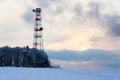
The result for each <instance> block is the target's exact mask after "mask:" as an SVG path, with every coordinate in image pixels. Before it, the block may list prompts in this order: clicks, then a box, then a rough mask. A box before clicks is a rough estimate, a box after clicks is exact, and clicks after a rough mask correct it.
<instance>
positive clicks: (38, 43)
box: [33, 8, 44, 50]
mask: <svg viewBox="0 0 120 80" xmlns="http://www.w3.org/2000/svg"><path fill="white" fill-rule="evenodd" d="M33 12H34V13H35V27H34V38H33V48H36V49H40V50H44V46H43V35H42V31H43V27H42V22H41V8H36V9H33Z"/></svg>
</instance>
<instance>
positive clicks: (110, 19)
mask: <svg viewBox="0 0 120 80" xmlns="http://www.w3.org/2000/svg"><path fill="white" fill-rule="evenodd" d="M104 18H105V20H106V22H107V25H108V30H109V31H108V33H109V34H111V35H112V36H115V37H119V36H120V31H119V30H120V15H106V16H105V17H104Z"/></svg>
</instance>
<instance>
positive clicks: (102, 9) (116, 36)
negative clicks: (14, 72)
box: [0, 0, 120, 69]
mask: <svg viewBox="0 0 120 80" xmlns="http://www.w3.org/2000/svg"><path fill="white" fill-rule="evenodd" d="M119 3H120V1H119V0H112V1H109V0H104V1H101V0H12V1H10V0H1V1H0V34H1V37H0V46H1V47H2V46H5V45H8V46H12V47H15V46H21V47H24V46H26V45H29V46H30V47H32V41H33V28H34V13H33V12H32V9H34V8H36V7H40V8H41V9H42V25H43V28H44V31H43V39H44V47H45V50H46V52H47V53H48V55H49V56H50V59H51V60H52V61H53V63H58V64H60V65H61V66H63V67H65V68H78V69H120V65H119V64H120V62H119V61H120V59H119V57H120V31H119V29H120V10H119V9H120V5H119Z"/></svg>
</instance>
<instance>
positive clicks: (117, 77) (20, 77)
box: [0, 67, 120, 80]
mask: <svg viewBox="0 0 120 80" xmlns="http://www.w3.org/2000/svg"><path fill="white" fill-rule="evenodd" d="M0 80H120V70H68V69H53V68H12V67H0Z"/></svg>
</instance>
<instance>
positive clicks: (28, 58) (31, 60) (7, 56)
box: [0, 46, 50, 67]
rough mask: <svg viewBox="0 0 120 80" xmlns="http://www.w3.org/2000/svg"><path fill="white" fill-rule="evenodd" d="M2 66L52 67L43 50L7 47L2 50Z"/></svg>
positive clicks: (0, 51) (0, 58) (0, 52)
mask: <svg viewBox="0 0 120 80" xmlns="http://www.w3.org/2000/svg"><path fill="white" fill-rule="evenodd" d="M0 66H14V67H50V61H49V59H48V56H47V54H46V52H45V51H43V50H38V49H35V48H31V49H30V48H29V47H28V46H27V47H25V48H20V47H15V48H11V47H8V46H5V47H2V48H0Z"/></svg>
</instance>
